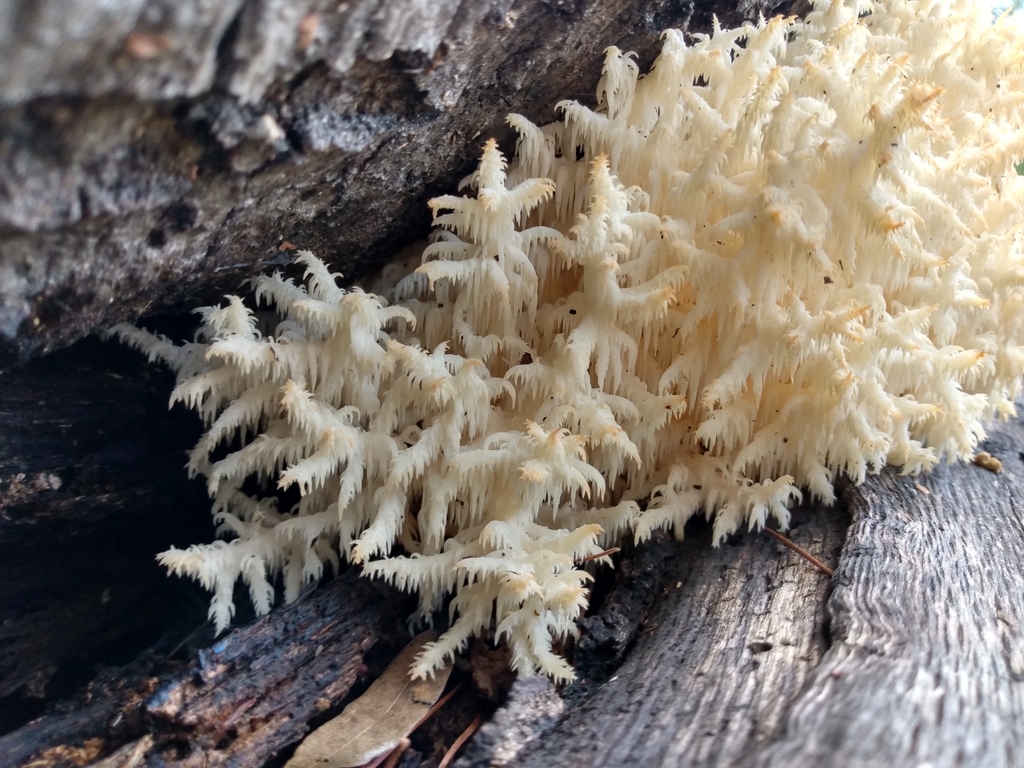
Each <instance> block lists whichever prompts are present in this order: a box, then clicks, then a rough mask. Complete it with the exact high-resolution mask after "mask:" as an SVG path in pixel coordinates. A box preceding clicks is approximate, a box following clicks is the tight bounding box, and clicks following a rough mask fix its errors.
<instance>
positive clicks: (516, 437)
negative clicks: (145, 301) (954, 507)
mask: <svg viewBox="0 0 1024 768" xmlns="http://www.w3.org/2000/svg"><path fill="white" fill-rule="evenodd" d="M1022 50H1024V49H1022V46H1021V37H1020V35H1019V32H1018V28H1017V26H1016V25H1015V22H1014V20H1013V19H1005V18H1004V19H1002V20H1000V21H999V22H997V23H996V24H995V25H992V24H991V22H990V19H989V17H988V10H987V9H985V8H979V7H978V6H977V4H976V3H974V2H972V1H971V0H963V1H959V0H891V1H886V0H879V1H878V2H845V3H844V2H827V0H826V1H824V2H819V3H818V4H817V9H816V10H815V11H814V12H813V13H811V14H810V15H808V17H807V18H806V19H804V20H797V19H792V18H790V19H786V18H775V19H772V20H771V21H768V22H762V23H760V24H758V25H756V26H755V25H745V26H743V27H742V28H740V29H735V30H722V29H718V28H717V27H716V29H715V30H714V33H713V34H712V35H708V36H694V42H693V44H692V45H688V44H687V43H686V41H685V40H684V36H683V35H682V34H681V33H679V32H675V31H669V32H666V33H665V35H664V48H663V50H662V53H661V55H660V57H659V58H658V59H657V61H656V63H655V64H654V66H653V68H652V70H651V72H650V73H648V74H647V75H646V76H643V77H640V76H639V72H638V68H637V65H636V64H635V63H634V62H633V60H632V59H631V58H630V55H629V54H624V53H622V52H620V51H619V50H617V49H615V48H610V49H608V52H607V58H606V61H605V66H604V73H603V76H602V78H601V80H600V84H599V86H598V94H597V95H598V108H597V110H596V111H595V110H591V109H588V108H586V107H584V106H581V105H580V104H577V103H574V102H565V103H563V104H561V105H560V111H561V115H562V119H561V120H560V121H558V122H555V123H552V124H550V125H546V126H542V127H538V126H536V125H533V124H532V123H530V122H529V121H528V120H526V119H525V118H523V117H520V116H516V115H513V116H512V117H511V118H510V123H511V124H512V125H513V126H514V127H515V129H516V130H517V131H518V133H519V137H520V138H519V143H518V147H517V152H516V157H515V159H514V161H513V163H512V164H511V166H510V167H509V168H508V169H506V167H505V160H504V158H503V157H502V155H501V154H500V152H499V151H498V149H497V147H496V145H495V143H494V142H493V141H492V142H488V143H487V146H486V148H485V149H484V153H483V158H482V160H481V163H480V167H479V170H478V171H477V172H476V173H474V174H473V175H472V176H471V177H470V179H469V180H468V184H469V186H470V187H472V188H473V189H475V195H474V196H469V197H455V196H445V197H441V198H438V199H436V200H433V201H432V202H431V207H432V208H433V211H434V214H435V222H436V224H437V227H438V230H437V233H436V236H435V239H434V242H433V244H431V245H430V246H429V247H427V248H426V250H425V251H424V252H423V254H422V266H420V267H419V268H418V269H417V270H416V271H415V272H414V273H412V274H410V275H407V276H404V277H401V279H398V278H399V277H400V276H399V275H395V276H394V278H393V279H391V277H390V275H389V276H388V279H386V280H384V283H383V287H381V289H380V292H381V294H382V295H380V296H379V295H376V294H374V293H368V292H364V291H362V290H359V289H352V290H349V291H346V290H343V289H341V288H339V287H338V286H337V283H336V280H335V278H336V275H332V274H331V273H330V272H329V271H328V269H327V268H326V266H325V265H324V264H322V263H321V262H320V261H318V260H317V259H316V258H315V257H313V256H312V255H311V254H308V253H304V254H302V255H301V256H300V260H301V261H302V262H303V263H304V264H305V266H306V267H307V273H306V281H305V285H304V286H302V285H296V284H295V283H293V282H292V281H291V280H289V279H285V278H283V277H281V276H280V275H274V276H270V277H261V278H259V279H258V280H257V281H256V282H255V302H256V303H257V304H263V305H267V306H268V307H272V308H273V309H274V311H275V312H276V313H277V314H276V317H277V321H276V325H272V326H270V328H269V330H268V335H266V336H263V335H261V334H260V333H259V332H258V330H257V322H256V317H255V315H254V313H253V312H252V311H251V310H250V309H249V308H247V307H246V306H245V305H244V304H243V303H242V302H241V301H240V300H239V299H237V298H231V299H230V300H229V302H228V303H227V305H226V306H224V307H222V308H208V309H206V310H203V315H204V324H203V328H202V330H201V331H200V334H199V336H198V337H197V340H196V342H195V343H193V344H185V345H184V346H180V347H179V346H175V345H173V344H171V343H170V342H168V341H167V340H165V339H162V338H158V337H155V336H152V335H150V334H147V333H145V332H143V331H139V330H137V329H134V328H132V327H130V326H121V327H119V328H118V329H117V332H118V333H119V334H120V335H121V336H122V337H123V338H125V339H126V340H128V341H129V342H131V343H133V344H135V345H136V346H138V347H140V348H142V349H144V350H146V351H147V352H148V353H149V354H150V356H151V357H152V358H159V359H161V360H163V361H164V362H166V363H168V364H169V365H171V366H172V367H173V368H175V369H176V370H177V373H178V382H179V383H178V386H177V389H176V390H175V392H174V396H173V400H175V401H183V402H184V403H186V404H187V405H188V406H190V407H192V408H195V409H196V410H198V411H199V412H200V413H201V414H202V416H203V418H204V419H205V420H206V422H207V424H208V425H209V428H208V431H207V432H206V434H205V436H204V437H203V439H202V440H201V441H200V443H199V445H197V446H196V448H195V450H194V451H193V453H192V457H191V461H190V465H189V466H190V469H191V470H192V472H194V473H196V474H199V475H202V476H203V477H205V478H206V480H207V482H208V485H209V490H210V493H211V495H212V496H213V498H214V514H215V517H216V519H217V520H218V521H219V522H220V524H221V530H222V532H224V533H225V534H228V536H229V538H230V540H227V541H219V542H216V543H214V544H206V545H197V546H194V547H191V548H189V549H188V550H184V551H181V550H171V551H169V552H165V553H164V554H163V555H161V560H162V562H163V563H164V564H165V565H167V566H168V567H169V568H170V569H172V570H173V571H175V572H180V573H186V574H189V575H191V576H194V577H196V578H198V579H200V580H201V581H202V583H203V584H204V586H206V587H207V588H208V589H211V590H212V591H213V593H214V597H213V605H212V608H211V616H212V617H213V618H214V620H215V621H216V624H217V627H218V629H223V628H224V627H226V626H227V625H228V623H229V621H230V618H231V615H232V612H233V605H232V591H233V587H234V584H235V582H236V581H237V579H238V578H239V577H241V578H242V579H243V580H244V581H245V582H246V583H247V584H248V586H249V588H250V591H251V595H252V599H253V602H254V603H255V605H256V607H257V610H258V611H259V612H261V613H263V612H266V611H267V610H269V608H270V606H271V603H272V601H273V597H274V589H273V587H272V582H273V579H274V577H275V575H276V574H279V573H281V574H283V581H284V591H285V597H286V599H294V598H295V597H296V596H297V595H298V593H299V590H300V589H301V588H302V585H303V584H304V583H305V582H308V581H310V580H312V579H316V578H317V577H319V576H320V574H321V572H322V570H323V567H324V563H326V562H330V563H332V564H333V565H334V566H335V567H337V565H338V563H339V558H338V553H340V555H341V557H342V558H344V559H346V560H349V561H351V562H354V563H361V564H362V565H363V571H364V573H366V574H367V575H370V576H376V577H381V578H385V579H387V580H388V581H390V582H392V583H395V584H397V585H398V586H400V587H401V588H403V589H407V590H414V591H416V592H418V593H419V595H420V599H421V603H420V610H419V618H425V619H429V617H430V616H431V615H432V614H433V613H434V612H435V611H436V610H438V609H439V608H441V607H442V604H443V601H444V600H445V598H446V597H447V596H452V602H451V612H452V617H453V621H452V624H451V626H450V628H449V629H448V631H447V632H445V633H444V634H443V635H442V636H441V638H440V640H439V641H438V642H437V643H435V644H433V645H431V646H430V647H429V648H428V649H427V650H426V651H425V652H424V654H423V655H422V656H421V657H420V658H419V659H418V662H417V664H416V666H415V668H414V669H415V672H416V673H417V674H420V675H429V674H430V673H431V672H432V670H434V669H435V668H437V667H438V666H439V665H440V664H441V663H442V662H443V661H444V660H445V659H446V658H447V657H450V656H451V655H453V654H455V653H457V652H458V651H459V650H460V649H461V648H462V647H463V646H464V645H465V644H466V642H467V640H468V639H469V638H470V637H472V636H473V635H479V634H482V633H487V632H488V631H489V630H490V629H491V628H492V627H493V628H494V629H495V632H496V635H497V636H498V637H499V638H504V639H506V640H507V642H508V643H509V645H510V647H511V650H512V653H513V664H514V666H515V667H516V668H517V669H519V670H520V671H521V672H524V673H531V672H536V671H539V672H542V673H544V674H547V675H551V676H553V677H555V678H559V679H568V678H571V677H572V670H571V668H570V667H569V666H568V665H567V664H566V663H565V661H564V660H563V659H562V658H560V657H559V656H558V655H557V654H556V653H554V652H553V651H552V644H553V643H554V642H556V641H558V640H560V639H561V638H564V637H565V636H567V635H572V634H573V633H574V631H575V621H576V619H577V618H578V617H579V615H580V612H581V611H582V610H583V609H584V608H585V606H586V596H587V592H586V588H585V587H586V583H587V580H588V576H587V574H586V572H585V571H583V570H581V569H580V568H579V567H578V566H579V563H580V561H581V560H582V559H584V558H588V557H590V556H593V555H596V554H598V553H600V552H601V551H602V547H603V546H605V545H606V544H608V543H610V542H611V541H613V540H614V539H615V538H616V537H618V536H620V535H621V534H622V533H624V532H626V531H631V532H632V533H633V535H634V536H635V537H636V538H637V539H640V540H642V539H644V538H646V537H648V536H649V535H650V534H651V532H652V531H653V530H655V529H658V528H664V527H673V528H674V529H675V531H676V533H677V534H681V532H682V527H683V524H684V523H685V522H686V521H687V519H689V518H690V517H691V516H692V515H694V514H696V513H699V512H702V513H704V514H706V515H709V516H712V517H713V518H714V520H715V528H714V538H715V541H716V543H717V542H718V541H720V540H721V539H722V538H723V537H725V536H727V535H728V534H730V533H731V532H733V531H735V530H737V528H738V527H740V526H741V525H743V524H746V525H747V526H751V527H760V526H763V525H764V524H765V522H766V520H767V518H768V517H769V516H771V517H773V518H774V519H775V520H776V521H777V522H778V524H779V525H781V526H785V525H786V524H787V521H788V511H787V506H788V505H789V504H790V503H791V502H793V501H794V500H799V499H800V498H801V490H800V489H806V490H808V491H809V492H810V494H811V496H812V497H813V498H815V499H818V500H820V501H823V502H826V503H828V502H831V501H832V500H833V481H834V480H835V479H836V477H837V476H838V475H839V474H845V475H847V476H848V477H850V478H851V479H852V480H853V481H854V482H860V481H862V480H863V479H864V477H865V475H866V473H868V472H873V471H878V470H879V469H881V468H882V467H883V466H884V465H886V464H891V465H894V466H896V467H898V468H900V469H901V470H902V471H903V472H906V473H916V472H919V471H922V470H927V469H929V468H931V467H932V466H933V465H935V463H936V462H938V461H940V460H943V459H954V458H966V457H970V456H971V454H972V452H973V450H974V448H975V446H976V445H977V443H978V441H979V440H980V439H981V438H982V437H983V435H984V430H983V426H982V425H983V423H984V422H985V421H986V420H987V419H989V418H991V417H992V416H994V415H997V414H998V415H1002V416H1005V415H1007V414H1010V413H1012V412H1013V399H1014V397H1015V395H1016V394H1017V393H1018V392H1019V390H1020V378H1021V374H1022V372H1024V347H1022V346H1021V343H1022V341H1024V333H1022V330H1024V326H1022V324H1024V264H1022V256H1021V239H1020V235H1019V232H1020V229H1021V221H1022V216H1021V214H1022V202H1024V182H1022V181H1021V180H1020V179H1019V178H1018V177H1017V175H1016V173H1015V172H1014V168H1013V162H1014V160H1015V159H1019V158H1020V157H1021V156H1024V129H1022V125H1024V121H1022V104H1024V68H1022V63H1024V59H1022ZM395 271H397V270H394V269H393V270H391V272H392V273H393V272H395ZM385 297H386V298H385ZM293 486H295V487H297V489H298V491H299V492H300V494H301V500H300V501H299V502H298V504H297V505H296V506H295V507H294V508H292V509H280V508H278V506H277V499H275V498H274V497H273V492H274V490H275V489H276V488H279V489H288V488H291V487H293Z"/></svg>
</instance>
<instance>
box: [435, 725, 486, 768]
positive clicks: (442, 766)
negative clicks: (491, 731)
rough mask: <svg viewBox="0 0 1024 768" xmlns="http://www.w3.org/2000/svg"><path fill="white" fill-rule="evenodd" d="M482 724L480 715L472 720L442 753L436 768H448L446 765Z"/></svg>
mask: <svg viewBox="0 0 1024 768" xmlns="http://www.w3.org/2000/svg"><path fill="white" fill-rule="evenodd" d="M482 722H483V720H482V719H481V718H480V715H477V716H476V717H474V718H473V722H472V723H470V724H469V727H468V728H467V729H466V730H464V731H463V732H462V733H461V734H460V735H459V738H457V739H456V740H455V742H454V743H453V744H452V745H451V746H450V747H449V748H448V751H447V752H445V753H444V757H442V758H441V762H440V763H438V764H437V768H448V764H449V763H450V762H451V761H452V760H454V759H455V754H456V753H457V752H458V751H459V750H460V749H461V748H462V745H463V744H465V743H466V742H467V741H469V737H470V736H472V735H473V734H474V733H476V729H477V728H479V727H480V723H482Z"/></svg>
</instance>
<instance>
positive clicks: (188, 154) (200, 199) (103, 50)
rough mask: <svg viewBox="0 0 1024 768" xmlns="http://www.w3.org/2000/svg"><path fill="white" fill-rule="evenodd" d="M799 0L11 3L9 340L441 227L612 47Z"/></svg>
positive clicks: (364, 262)
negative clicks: (441, 211)
mask: <svg viewBox="0 0 1024 768" xmlns="http://www.w3.org/2000/svg"><path fill="white" fill-rule="evenodd" d="M778 2H779V0H742V1H741V2H740V3H739V4H738V5H733V4H731V3H726V4H722V3H715V2H708V1H707V0H702V1H701V2H694V1H693V0H687V1H686V2H677V1H676V0H641V1H640V2H637V0H600V2H597V1H596V0H430V2H422V1H421V0H386V1H384V0H349V1H348V2H337V1H336V0H331V1H330V2H328V1H327V0H224V2H217V3H206V2H200V0H118V2H114V3H103V4H100V5H97V4H95V3H93V2H92V0H74V1H73V2H70V3H69V2H68V0H15V1H14V2H13V3H10V4H9V9H8V11H7V12H5V13H3V14H0V233H2V238H0V346H4V347H6V349H7V351H8V355H7V360H8V363H9V362H10V361H11V359H13V358H12V355H14V356H20V357H21V358H22V359H23V358H25V357H26V356H28V355H31V354H34V353H40V352H45V351H47V350H51V349H55V348H57V347H59V346H62V345H64V344H67V343H68V342H71V341H73V340H75V339H77V338H81V337H82V336H84V335H85V334H87V333H89V332H90V331H92V330H95V329H97V328H102V327H104V326H109V325H111V324H113V323H115V322H117V321H120V320H124V319H127V318H134V317H138V316H139V315H140V314H142V313H152V312H166V311H174V310H177V311H181V310H188V309H191V308H192V307H193V306H196V304H195V302H197V301H199V302H206V303H209V302H212V301H217V300H219V299H220V298H221V296H222V295H223V294H224V293H226V292H232V291H236V290H237V289H238V287H239V285H240V284H241V283H242V281H243V280H245V279H247V278H249V277H252V276H253V275H254V274H256V273H258V272H259V271H262V270H266V269H268V268H271V267H274V266H281V265H286V264H288V263H290V261H291V256H290V255H289V254H288V253H287V252H280V251H279V250H278V249H279V247H280V246H281V245H282V244H284V243H293V244H295V245H297V246H298V247H300V248H308V249H310V250H313V251H314V252H316V253H317V255H319V256H320V257H321V258H324V259H326V260H327V261H328V262H329V263H330V264H331V265H332V266H334V267H336V268H339V269H340V270H341V271H342V272H344V273H345V274H346V275H347V276H348V277H350V278H353V279H355V278H358V277H359V276H360V275H361V274H365V273H366V272H367V271H369V270H371V269H373V268H374V267H375V266H378V265H380V264H381V262H382V260H384V259H386V258H388V257H390V256H393V255H394V254H395V253H396V252H397V251H398V250H399V249H400V248H401V247H402V246H404V245H406V244H408V243H410V242H413V241H415V240H417V239H419V238H422V237H423V236H424V235H425V234H426V233H427V230H428V228H429V215H428V212H427V208H426V205H425V204H426V201H427V199H428V198H430V197H432V196H433V195H435V194H438V193H441V192H448V191H450V190H451V189H452V188H453V187H454V185H455V182H456V181H457V180H458V179H459V178H460V177H461V176H462V175H464V174H465V173H467V172H468V171H469V170H470V169H471V168H472V167H473V165H474V164H475V163H476V161H477V160H478V157H479V153H480V149H481V146H482V144H483V141H484V140H485V139H487V138H488V137H490V136H497V137H499V138H501V139H503V140H504V141H505V143H504V146H505V149H506V151H509V152H510V151H511V150H512V146H511V144H510V143H509V141H508V139H509V138H510V131H509V129H508V128H507V127H506V126H505V122H504V121H505V118H506V116H507V115H508V114H509V113H510V112H519V113H523V114H525V115H527V116H528V117H529V118H531V119H533V120H537V121H540V122H548V121H549V120H550V119H553V117H554V108H555V104H556V103H557V102H558V101H559V100H562V99H566V98H571V99H579V100H583V101H590V100H592V99H593V93H594V86H595V85H596V81H597V78H598V76H599V71H600V62H601V52H602V51H603V49H604V48H605V47H606V46H608V45H611V44H616V45H618V46H620V47H622V48H623V49H624V50H633V51H636V52H637V53H638V54H639V55H640V57H641V59H642V60H644V61H648V62H649V61H650V60H651V58H652V57H653V55H654V53H655V52H656V50H657V49H658V47H659V40H658V35H659V33H660V32H661V31H662V30H663V29H665V28H667V27H684V28H685V27H686V25H687V23H688V22H689V21H690V20H691V18H692V19H693V21H694V29H700V30H704V29H707V28H708V26H709V25H710V16H711V12H712V10H717V11H718V13H719V16H720V17H722V18H723V21H732V22H735V21H738V20H740V19H741V18H742V17H744V16H745V17H750V18H756V16H757V14H758V13H759V12H762V11H763V12H766V13H767V12H769V11H770V10H771V9H772V8H773V7H774V6H775V5H777V4H778Z"/></svg>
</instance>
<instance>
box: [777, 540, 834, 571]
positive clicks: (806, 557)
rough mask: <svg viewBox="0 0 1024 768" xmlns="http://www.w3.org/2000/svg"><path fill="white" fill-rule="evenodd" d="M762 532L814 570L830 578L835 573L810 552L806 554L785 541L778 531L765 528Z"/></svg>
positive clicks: (790, 542)
mask: <svg viewBox="0 0 1024 768" xmlns="http://www.w3.org/2000/svg"><path fill="white" fill-rule="evenodd" d="M764 532H765V533H767V534H768V535H769V536H771V537H772V538H774V539H776V540H777V541H778V542H779V543H780V544H782V545H783V546H784V547H789V548H790V549H791V550H793V551H794V552H796V553H797V554H798V555H800V557H802V558H803V559H804V560H806V561H807V562H809V563H810V564H811V565H813V566H814V567H815V568H817V569H818V570H820V571H821V572H822V573H826V574H828V575H829V576H831V575H832V574H833V573H835V571H833V570H832V569H831V568H829V567H828V566H827V565H825V564H824V563H823V562H821V560H819V559H818V558H816V557H815V556H814V555H812V554H811V553H810V552H808V551H807V550H806V549H804V548H803V547H801V546H799V545H797V544H794V543H793V542H792V541H790V540H789V539H787V538H786V537H785V536H783V535H782V534H781V533H779V532H778V531H773V530H772V529H771V528H765V529H764Z"/></svg>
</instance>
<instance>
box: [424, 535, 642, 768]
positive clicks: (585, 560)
mask: <svg viewBox="0 0 1024 768" xmlns="http://www.w3.org/2000/svg"><path fill="white" fill-rule="evenodd" d="M621 551H622V550H621V549H620V548H619V547H612V548H611V549H606V550H605V551H604V552H598V553H597V554H596V555H587V556H586V557H581V558H580V559H579V560H577V561H576V564H577V565H580V564H582V563H588V562H590V561H591V560H597V559H599V558H602V557H608V555H614V554H615V553H616V552H621ZM438 768H440V766H438Z"/></svg>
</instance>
